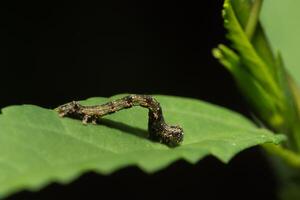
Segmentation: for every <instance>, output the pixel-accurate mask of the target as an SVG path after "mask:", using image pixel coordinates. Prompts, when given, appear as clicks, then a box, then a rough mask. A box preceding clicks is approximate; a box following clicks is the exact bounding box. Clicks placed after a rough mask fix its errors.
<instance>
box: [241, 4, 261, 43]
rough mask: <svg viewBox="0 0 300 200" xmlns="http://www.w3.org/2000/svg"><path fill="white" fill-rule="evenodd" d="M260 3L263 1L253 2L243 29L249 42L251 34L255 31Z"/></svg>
mask: <svg viewBox="0 0 300 200" xmlns="http://www.w3.org/2000/svg"><path fill="white" fill-rule="evenodd" d="M262 2H263V0H255V1H254V3H253V5H252V8H251V11H250V15H249V18H248V21H247V24H246V27H245V33H246V35H247V37H248V38H249V40H251V39H252V37H253V34H254V32H255V30H256V26H257V22H258V19H259V13H260V10H261V6H262Z"/></svg>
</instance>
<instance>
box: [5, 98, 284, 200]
mask: <svg viewBox="0 0 300 200" xmlns="http://www.w3.org/2000/svg"><path fill="white" fill-rule="evenodd" d="M156 98H157V99H158V100H159V102H160V103H161V105H162V108H163V110H164V114H165V118H166V120H167V122H169V123H172V124H176V123H178V124H180V125H182V126H183V128H184V131H185V138H184V142H183V144H182V145H181V146H179V147H176V148H169V147H167V146H165V145H163V144H159V143H155V142H152V141H150V140H148V139H147V138H146V136H147V131H146V128H147V120H148V119H147V110H146V109H143V108H137V107H136V108H133V109H130V110H126V111H125V110H124V111H120V112H118V113H115V114H113V115H109V116H107V117H105V119H103V121H102V124H100V125H87V126H84V125H83V124H82V123H81V122H80V121H79V120H75V119H70V118H60V117H58V115H57V113H56V112H54V111H53V110H49V109H45V108H41V107H37V106H33V105H23V106H11V107H7V108H4V109H3V110H2V114H1V115H0V152H1V154H0V195H1V196H2V197H3V196H6V195H9V194H11V193H13V192H17V191H19V190H23V189H30V190H37V189H39V188H41V187H43V186H44V185H46V184H49V183H50V182H54V181H55V182H59V183H68V182H70V181H72V180H73V179H74V178H76V177H78V176H80V175H81V174H82V173H84V172H86V171H91V170H92V171H95V172H98V173H101V174H109V173H112V172H114V171H116V170H118V169H120V168H122V167H126V166H129V165H135V166H138V167H140V168H141V169H142V170H144V171H146V172H155V171H156V170H159V169H161V168H163V167H166V166H167V165H168V164H170V163H171V162H174V161H175V160H178V159H184V160H186V161H188V162H190V163H196V162H197V161H198V160H199V159H201V158H203V157H204V156H207V155H213V156H215V157H217V158H218V159H220V160H221V161H223V162H228V161H229V160H230V159H231V158H232V157H233V156H234V155H236V154H237V153H238V152H240V151H242V150H244V149H246V148H248V147H251V146H254V145H258V144H263V143H275V144H277V143H278V142H280V141H282V140H283V136H282V135H274V134H272V133H271V132H269V131H267V130H266V129H261V128H257V127H256V126H255V125H253V124H252V123H251V122H250V121H248V120H247V119H245V118H244V117H242V116H241V115H239V114H237V113H234V112H232V111H229V110H227V109H224V108H221V107H217V106H214V105H210V104H208V103H204V102H201V101H198V100H193V99H187V98H179V97H170V96H156ZM107 100H108V99H106V98H91V99H88V100H86V101H82V102H81V103H83V104H86V105H94V104H101V103H104V102H106V101H107Z"/></svg>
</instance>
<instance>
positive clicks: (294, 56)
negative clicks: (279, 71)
mask: <svg viewBox="0 0 300 200" xmlns="http://www.w3.org/2000/svg"><path fill="white" fill-rule="evenodd" d="M299 8H300V1H299V0H284V1H282V0H265V1H264V3H263V7H262V11H261V21H262V24H263V26H264V28H265V31H266V33H267V35H268V38H269V40H270V42H271V45H272V47H273V48H275V49H276V50H277V51H280V52H281V53H282V56H283V60H284V62H285V66H286V67H287V68H288V71H289V72H290V73H291V74H292V76H293V77H294V78H295V79H296V82H297V83H298V84H300V66H299V63H300V57H299V47H300V39H299V35H300V21H299V19H300V12H299Z"/></svg>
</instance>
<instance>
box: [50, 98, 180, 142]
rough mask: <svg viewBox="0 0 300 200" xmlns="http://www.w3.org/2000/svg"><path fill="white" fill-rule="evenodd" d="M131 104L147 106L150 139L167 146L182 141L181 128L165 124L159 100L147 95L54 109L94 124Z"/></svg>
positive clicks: (68, 104) (73, 102)
mask: <svg viewBox="0 0 300 200" xmlns="http://www.w3.org/2000/svg"><path fill="white" fill-rule="evenodd" d="M133 106H141V107H145V108H148V110H149V113H148V116H149V119H148V132H149V138H150V139H152V140H155V141H158V142H161V143H164V144H167V145H168V146H177V145H179V144H180V143H181V142H182V141H183V135H184V133H183V129H182V128H181V127H180V126H177V125H176V126H170V125H168V124H166V122H165V120H164V117H163V113H162V109H161V107H160V104H159V102H158V101H157V100H156V99H154V98H153V97H151V96H148V95H137V94H133V95H129V96H126V97H123V98H121V99H117V100H113V101H111V102H108V103H105V104H102V105H95V106H83V105H80V104H79V103H78V102H76V101H72V102H70V103H67V104H64V105H61V106H59V107H57V108H56V109H55V110H56V111H57V112H58V114H59V116H61V117H64V116H69V117H74V118H79V119H82V122H83V124H87V123H89V122H92V123H93V124H96V123H97V120H98V119H99V118H101V117H103V116H104V115H108V114H111V113H114V112H117V111H119V110H122V109H127V108H131V107H133Z"/></svg>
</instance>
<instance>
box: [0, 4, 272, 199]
mask: <svg viewBox="0 0 300 200" xmlns="http://www.w3.org/2000/svg"><path fill="white" fill-rule="evenodd" d="M104 2H105V3H104ZM104 2H102V1H98V2H97V3H87V2H83V1H82V2H80V3H78V4H75V3H74V2H73V3H72V4H67V3H65V4H64V3H63V2H60V3H59V4H57V3H52V2H45V1H43V3H41V2H40V3H38V4H37V3H36V2H35V3H32V4H30V3H28V2H24V3H23V4H18V5H5V6H1V8H0V9H1V10H0V13H1V14H0V23H1V33H0V34H1V35H0V44H1V45H0V48H1V57H0V58H1V59H0V71H1V79H0V85H1V98H0V107H5V106H8V105H12V104H24V103H26V104H28V103H30V104H37V105H40V106H43V107H49V108H53V107H55V106H57V105H60V104H62V103H65V102H68V101H71V100H74V99H85V98H88V97H93V96H111V95H114V94H117V93H147V94H168V95H178V96H187V97H193V98H197V99H201V100H205V101H209V102H212V103H215V104H218V105H222V106H225V107H228V108H230V109H233V110H236V111H238V112H241V113H243V114H244V115H246V116H248V112H247V107H246V105H245V103H244V102H243V100H242V98H241V96H240V95H239V93H238V91H237V89H236V88H235V85H234V82H233V80H232V78H231V76H230V75H229V73H227V71H226V70H225V69H224V68H223V67H222V66H221V65H219V64H218V63H217V62H216V61H215V60H214V59H213V57H212V55H211V49H212V48H213V47H215V46H216V45H217V44H218V43H220V42H225V38H224V34H225V30H224V29H223V28H222V19H221V7H222V1H220V0H204V1H198V3H196V2H193V3H192V2H188V1H181V2H180V3H179V2H159V3H154V2H152V1H121V0H119V1H109V2H106V1H104ZM199 3H200V4H199ZM275 190H276V184H275V180H274V177H273V176H272V171H271V170H270V168H269V166H268V162H267V161H266V159H265V158H264V157H263V155H262V153H261V152H260V151H259V150H258V149H257V148H252V149H250V150H247V151H244V152H242V153H241V154H239V155H238V156H237V157H236V158H234V159H233V160H232V161H231V162H230V163H229V165H224V164H222V163H221V162H220V161H218V160H217V159H215V158H213V157H208V158H205V159H204V160H202V161H200V162H199V163H198V164H197V165H190V164H188V163H186V162H184V161H179V162H176V163H174V164H173V165H171V166H170V167H168V168H166V169H164V170H162V171H160V172H157V173H155V174H152V175H148V174H145V173H143V172H141V171H140V170H139V169H138V168H136V167H129V168H126V169H122V170H120V171H118V172H116V173H114V174H113V175H111V176H101V175H97V174H94V173H88V174H86V175H84V176H82V177H81V178H80V179H78V180H76V181H75V182H73V183H71V184H70V185H68V186H61V185H58V184H51V185H50V186H48V187H46V188H45V189H42V190H41V191H39V192H37V193H30V192H21V193H18V194H16V195H14V196H12V197H11V198H10V199H66V198H73V199H74V198H78V199H83V198H87V196H89V198H90V199H91V196H94V198H95V199H96V197H103V196H107V197H111V198H112V197H117V196H120V195H121V197H122V198H133V199H135V198H146V199H157V198H158V199H160V198H164V199H170V198H173V199H174V198H175V199H179V198H199V199H201V198H202V199H205V198H206V199H216V198H221V197H222V198H230V199H253V198H265V199H274V195H275Z"/></svg>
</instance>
